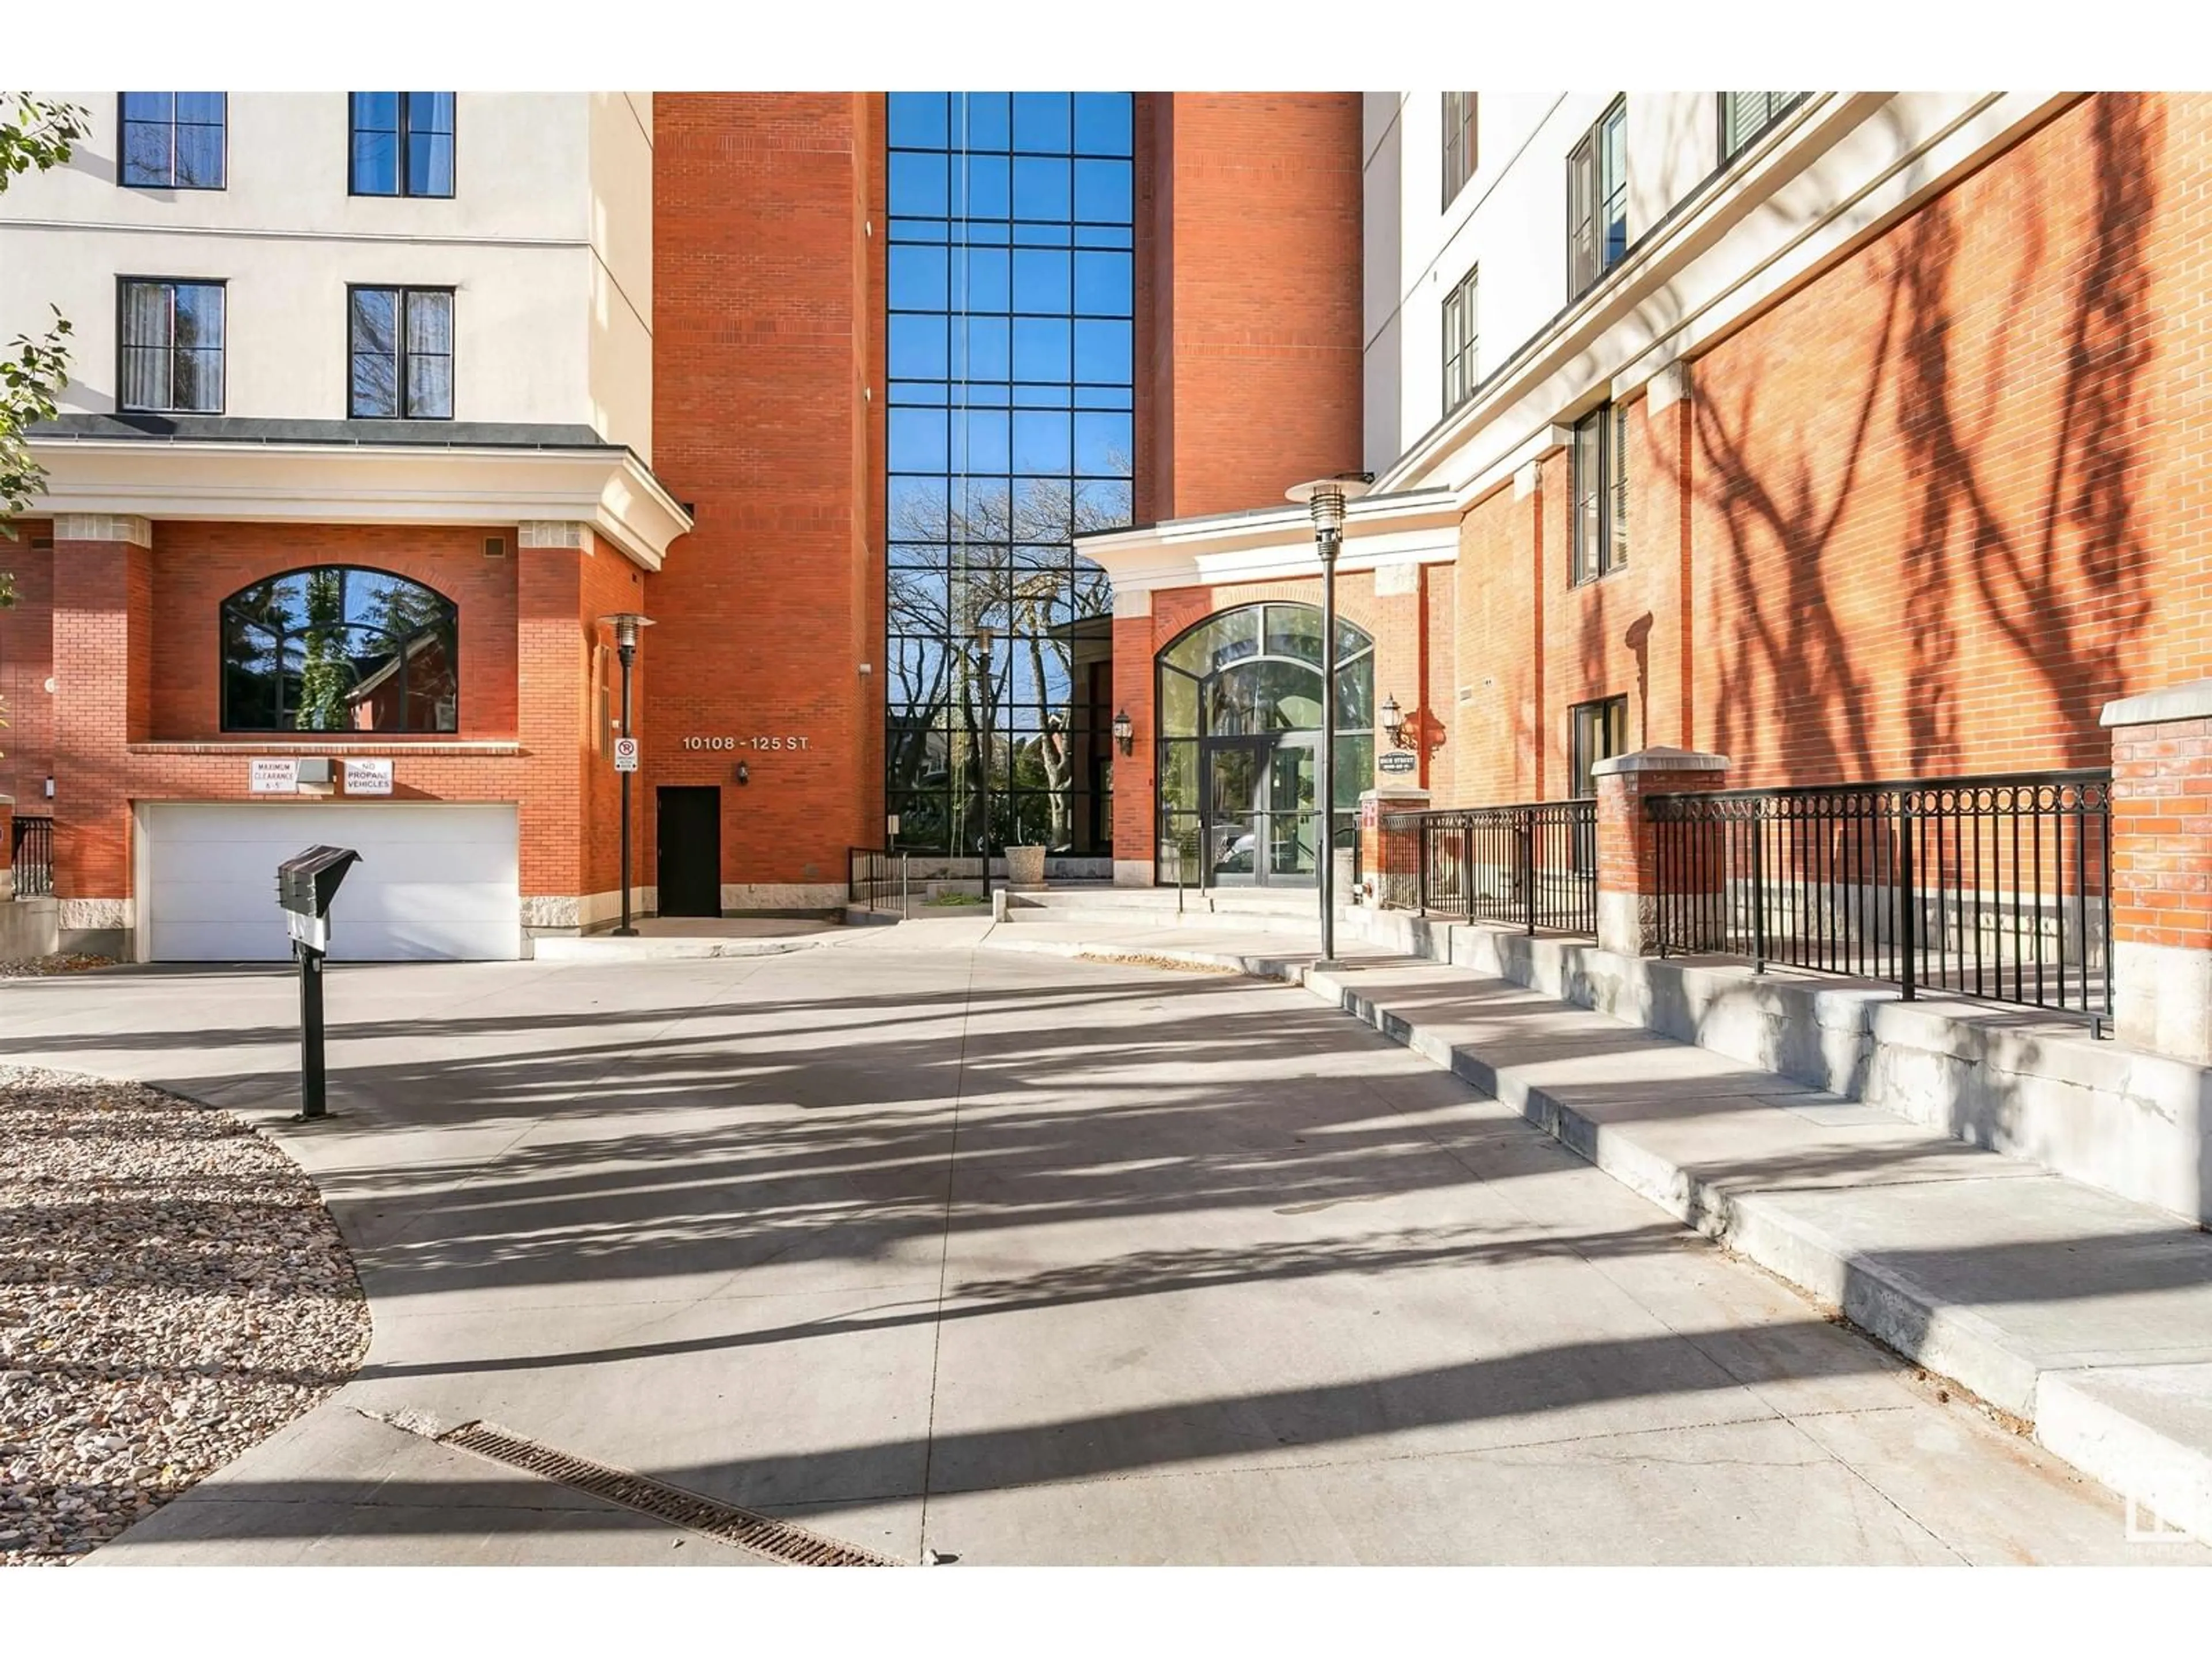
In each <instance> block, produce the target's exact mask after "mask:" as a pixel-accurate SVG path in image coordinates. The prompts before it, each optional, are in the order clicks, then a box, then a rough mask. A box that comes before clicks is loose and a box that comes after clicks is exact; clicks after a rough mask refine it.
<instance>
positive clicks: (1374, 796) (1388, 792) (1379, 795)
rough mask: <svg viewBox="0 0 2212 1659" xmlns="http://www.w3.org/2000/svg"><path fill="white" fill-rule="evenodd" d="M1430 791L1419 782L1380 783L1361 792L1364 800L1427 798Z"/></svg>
mask: <svg viewBox="0 0 2212 1659" xmlns="http://www.w3.org/2000/svg"><path fill="white" fill-rule="evenodd" d="M1428 798H1429V792H1428V791H1427V790H1425V789H1424V788H1422V787H1420V785H1419V784H1417V783H1378V784H1376V786H1375V787H1373V788H1372V789H1363V790H1361V791H1360V792H1359V799H1362V800H1383V801H1390V800H1426V799H1428Z"/></svg>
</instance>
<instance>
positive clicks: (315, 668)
mask: <svg viewBox="0 0 2212 1659" xmlns="http://www.w3.org/2000/svg"><path fill="white" fill-rule="evenodd" d="M344 624H345V587H344V578H343V576H341V575H340V574H339V573H338V572H337V571H336V570H334V569H333V570H318V571H316V572H314V573H313V574H312V575H310V576H309V577H308V578H307V650H306V655H305V659H304V660H303V661H302V663H301V667H300V708H299V716H298V720H297V721H296V724H297V726H298V727H299V729H300V730H301V731H302V732H342V731H343V730H344V729H345V724H346V693H347V692H348V691H349V690H352V688H353V664H352V663H351V662H349V660H348V659H347V658H346V649H345V647H346V630H345V625H344Z"/></svg>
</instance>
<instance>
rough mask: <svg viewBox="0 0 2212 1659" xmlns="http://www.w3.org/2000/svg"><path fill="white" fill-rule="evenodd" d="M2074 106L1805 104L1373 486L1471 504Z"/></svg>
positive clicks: (1975, 101)
mask: <svg viewBox="0 0 2212 1659" xmlns="http://www.w3.org/2000/svg"><path fill="white" fill-rule="evenodd" d="M2074 97H2075V94H2067V93H2050V92H2003V93H1986V92H1984V93H1895V94H1892V93H1856V94H1842V93H1838V94H1829V95H1827V96H1826V97H1825V98H1821V99H1819V100H1814V101H1812V102H1810V103H1808V105H1807V106H1805V107H1804V108H1802V110H1800V111H1799V112H1796V114H1795V115H1794V116H1792V117H1791V118H1790V119H1788V120H1787V121H1785V122H1784V125H1783V126H1782V127H1781V128H1779V129H1778V130H1777V131H1775V132H1773V133H1771V134H1769V135H1767V136H1766V137H1765V138H1763V139H1761V140H1760V141H1759V143H1758V144H1757V145H1756V146H1754V148H1753V151H1752V152H1750V153H1749V154H1748V155H1747V157H1746V158H1745V160H1744V161H1741V162H1740V163H1739V166H1740V167H1741V169H1742V171H1741V172H1740V173H1737V174H1736V175H1735V176H1734V177H1731V178H1729V179H1723V181H1721V183H1720V185H1719V186H1718V187H1717V188H1716V189H1714V190H1713V191H1711V194H1710V195H1709V196H1708V197H1706V198H1705V200H1703V201H1701V202H1699V203H1698V204H1696V205H1695V206H1693V207H1692V208H1691V209H1689V210H1686V211H1685V212H1684V213H1683V214H1682V215H1681V216H1680V218H1679V219H1677V220H1675V221H1674V222H1671V223H1668V224H1665V225H1663V226H1662V227H1661V228H1660V229H1659V230H1658V231H1657V233H1656V234H1654V235H1653V236H1651V237H1650V240H1647V241H1646V242H1645V243H1644V244H1643V245H1642V246H1638V248H1637V249H1636V250H1635V251H1634V252H1632V253H1631V254H1630V255H1629V257H1628V260H1627V262H1626V264H1625V265H1624V266H1623V267H1622V268H1621V269H1620V270H1618V271H1616V272H1615V273H1613V275H1611V276H1608V277H1607V280H1606V281H1604V282H1603V283H1601V284H1599V286H1598V288H1597V289H1596V290H1595V292H1594V293H1592V294H1591V295H1590V296H1589V299H1588V300H1587V301H1584V302H1583V304H1582V305H1580V306H1577V307H1573V308H1572V309H1571V310H1569V311H1567V312H1566V313H1564V314H1563V315H1561V316H1560V317H1559V318H1558V319H1555V320H1554V321H1553V323H1551V324H1550V325H1547V328H1546V329H1545V330H1544V331H1542V332H1541V333H1540V334H1539V335H1538V337H1537V341H1536V344H1535V346H1534V349H1530V350H1528V353H1527V355H1526V356H1525V357H1524V358H1523V359H1522V361H1521V362H1519V363H1517V364H1516V366H1515V367H1514V368H1512V369H1511V370H1510V372H1509V373H1508V374H1506V375H1505V376H1504V378H1503V379H1502V380H1499V381H1498V383H1497V384H1496V385H1494V386H1491V387H1489V388H1488V389H1487V390H1486V392H1483V394H1482V395H1480V397H1478V398H1476V399H1475V400H1474V402H1473V403H1471V404H1468V406H1467V407H1466V408H1465V409H1464V410H1461V411H1460V412H1459V413H1458V414H1457V415H1456V416H1455V417H1454V418H1453V419H1452V420H1450V421H1449V422H1445V423H1443V424H1441V425H1439V426H1437V427H1436V428H1432V429H1431V430H1430V431H1429V432H1427V433H1425V434H1424V435H1422V436H1421V437H1420V438H1419V439H1417V440H1416V441H1414V443H1413V445H1412V447H1410V448H1408V449H1407V452H1406V453H1404V454H1402V455H1401V456H1400V457H1399V459H1398V460H1397V461H1396V462H1395V464H1394V465H1392V466H1391V467H1390V469H1389V471H1386V472H1385V473H1383V476H1382V477H1381V478H1380V479H1378V480H1377V483H1376V488H1377V489H1386V490H1387V489H1405V488H1423V489H1435V488H1439V487H1442V488H1447V489H1450V490H1451V491H1452V492H1453V493H1454V494H1455V496H1456V497H1457V499H1458V500H1459V501H1460V502H1461V504H1462V506H1465V505H1471V504H1472V503H1473V502H1474V501H1475V500H1476V499H1477V498H1479V497H1480V496H1481V495H1486V494H1488V493H1489V491H1490V490H1491V489H1494V488H1496V487H1497V484H1498V481H1499V480H1500V479H1501V478H1503V477H1510V475H1511V473H1512V472H1513V471H1514V470H1515V467H1516V465H1519V463H1518V462H1516V460H1515V459H1513V458H1514V457H1516V456H1521V457H1523V458H1524V459H1525V458H1526V457H1527V455H1528V444H1529V442H1530V441H1531V436H1532V435H1534V434H1537V433H1541V430H1542V428H1545V427H1547V426H1550V425H1552V424H1553V422H1559V421H1563V420H1566V419H1570V418H1571V417H1573V416H1576V415H1577V414H1579V413H1580V412H1582V410H1583V406H1585V405H1588V404H1594V403H1595V402H1597V401H1599V400H1601V399H1602V398H1606V397H1608V396H1610V397H1613V398H1621V397H1624V396H1627V395H1629V394H1632V392H1635V391H1636V390H1638V388H1640V387H1641V386H1644V384H1645V383H1646V382H1647V381H1649V380H1650V378H1651V377H1652V376H1653V375H1655V374H1657V373H1659V372H1660V371H1661V370H1662V369H1663V368H1667V367H1668V365H1670V364H1672V363H1674V362H1677V361H1680V360H1681V359H1684V358H1686V357H1689V356H1692V355H1694V353H1695V352H1696V351H1698V350H1699V349H1703V348H1705V347H1706V346H1708V345H1710V344H1711V343H1713V342H1714V341H1715V340H1716V339H1717V337H1719V336H1721V335H1723V334H1724V333H1726V332H1728V331H1730V330H1732V329H1734V328H1735V327H1737V326H1740V325H1741V324H1742V323H1743V322H1745V321H1746V320H1747V319H1749V318H1751V317H1752V316H1753V315H1756V314H1757V313H1759V311H1760V310H1762V309H1764V308H1765V307H1767V306H1769V305H1771V304H1772V303H1773V302H1774V301H1775V300H1777V299H1778V297H1779V296H1780V295H1783V294H1784V293H1785V292H1787V291H1789V290H1790V289H1794V288H1796V287H1798V286H1801V285H1802V283H1805V282H1808V281H1809V280H1811V279H1812V278H1813V277H1814V276H1817V275H1818V274H1819V273H1820V271H1821V270H1825V269H1826V268H1827V266H1828V265H1829V264H1832V263H1833V261H1834V260H1835V259H1836V258H1840V257H1841V256H1842V255H1844V253H1845V252H1848V251H1849V250H1850V248H1851V247H1852V246H1855V245H1857V244H1858V243H1860V242H1863V240H1866V239H1868V238H1869V237H1871V236H1873V235H1876V234H1880V233H1881V231H1882V230H1884V229H1886V228H1888V226H1889V225H1890V224H1893V223H1894V222H1896V220H1897V219H1899V217H1901V216H1903V215H1904V214H1905V213H1907V212H1910V211H1911V210H1912V209H1913V208H1914V207H1916V206H1917V205H1919V204H1921V203H1923V202H1924V201H1925V200H1927V199H1928V197H1930V196H1932V195H1934V194H1935V193H1936V192H1937V191H1941V190H1942V189H1944V188H1946V187H1947V186H1948V185H1950V184H1951V183H1953V182H1954V181H1955V180H1957V179H1959V178H1960V177H1962V176H1964V174H1965V173H1967V172H1968V171H1970V170H1971V169H1972V168H1973V167H1978V166H1980V165H1981V164H1982V163H1983V162H1984V161H1986V160H1988V159H1989V158H1990V156H1991V155H1995V154H1996V153H1997V152H1998V151H1999V150H2001V149H2003V148H2004V147H2005V146H2007V145H2008V144H2010V143H2015V142H2016V141H2017V139H2018V137H2020V135H2021V133H2022V132H2023V131H2026V130H2027V129H2029V128H2031V127H2032V126H2033V125H2039V124H2040V123H2041V122H2042V121H2043V120H2044V119H2045V118H2048V117H2049V116H2050V115H2051V113H2053V112H2055V111H2056V110H2057V108H2059V107H2063V106H2064V105H2065V104H2066V103H2068V102H2070V101H2071V100H2072V99H2073V98H2074Z"/></svg>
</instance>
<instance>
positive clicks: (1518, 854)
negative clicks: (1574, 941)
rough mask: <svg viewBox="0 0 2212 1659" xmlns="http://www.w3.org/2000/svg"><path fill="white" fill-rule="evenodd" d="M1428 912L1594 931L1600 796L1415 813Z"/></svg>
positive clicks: (1592, 934) (1535, 929)
mask: <svg viewBox="0 0 2212 1659" xmlns="http://www.w3.org/2000/svg"><path fill="white" fill-rule="evenodd" d="M1407 819H1410V820H1411V821H1412V822H1413V823H1414V824H1416V825H1418V826H1419V830H1420V860H1421V862H1420V904H1421V908H1422V909H1423V910H1424V911H1425V912H1434V913H1437V914H1439V915H1447V916H1457V917H1459V918H1461V919H1462V920H1463V921H1497V922H1504V923H1506V924H1507V925H1509V926H1511V927H1519V928H1521V929H1522V931H1524V932H1526V933H1567V934H1572V935H1577V936H1579V937H1581V938H1583V939H1595V938H1596V937H1597V803H1596V802H1595V801H1594V800H1548V801H1529V802H1524V803H1522V804H1521V805H1514V806H1477V807H1470V808H1466V809H1463V810H1462V811H1450V812H1415V813H1408V814H1406V815H1404V816H1402V817H1396V818H1394V819H1393V820H1392V822H1393V823H1394V824H1403V823H1406V822H1407Z"/></svg>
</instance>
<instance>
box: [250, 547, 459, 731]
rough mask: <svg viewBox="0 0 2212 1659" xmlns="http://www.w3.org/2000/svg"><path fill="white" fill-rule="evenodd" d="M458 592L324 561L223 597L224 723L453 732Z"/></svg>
mask: <svg viewBox="0 0 2212 1659" xmlns="http://www.w3.org/2000/svg"><path fill="white" fill-rule="evenodd" d="M456 615H457V613H456V612H455V611H454V608H453V601H452V600H451V599H447V597H446V596H445V595H444V594H442V593H439V592H434V591H433V590H432V589H430V588H428V587H425V586H422V583H420V582H413V581H410V580H407V579H406V578H405V577H404V576H395V575H393V574H392V573H391V572H390V571H388V570H363V569H359V568H355V567H353V566H351V565H322V566H319V567H317V568H313V569H309V570H295V571H291V572H289V573H288V574H284V575H282V576H272V577H270V579H269V580H266V581H258V582H255V583H254V584H253V585H252V586H250V587H242V588H240V590H239V591H238V592H235V593H234V594H232V595H231V596H230V597H229V598H228V599H225V600H224V601H223V602H222V729H223V730H224V731H226V732H377V733H379V734H381V733H384V732H457V731H459V729H460V673H459V628H458V626H457V623H456V620H455V618H456Z"/></svg>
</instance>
